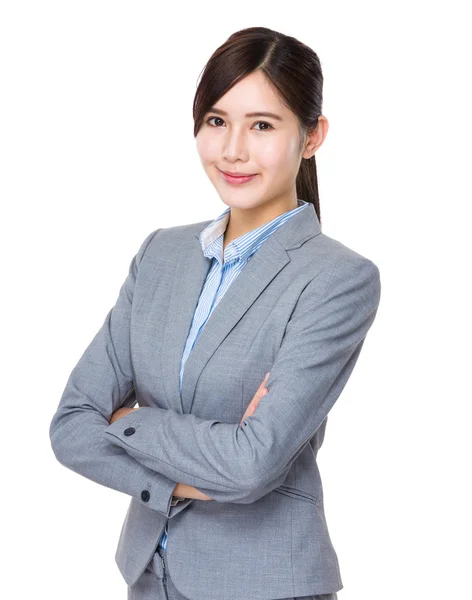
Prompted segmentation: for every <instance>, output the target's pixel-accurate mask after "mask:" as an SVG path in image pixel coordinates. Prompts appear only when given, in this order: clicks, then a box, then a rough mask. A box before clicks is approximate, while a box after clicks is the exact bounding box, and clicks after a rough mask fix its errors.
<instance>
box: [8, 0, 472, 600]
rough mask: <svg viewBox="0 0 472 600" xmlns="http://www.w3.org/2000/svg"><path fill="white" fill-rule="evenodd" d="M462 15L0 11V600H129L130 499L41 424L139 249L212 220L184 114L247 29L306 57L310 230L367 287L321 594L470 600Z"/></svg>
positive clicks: (326, 465)
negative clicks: (319, 231) (312, 137)
mask: <svg viewBox="0 0 472 600" xmlns="http://www.w3.org/2000/svg"><path fill="white" fill-rule="evenodd" d="M466 8H467V3H466V2H447V3H446V2H419V1H416V2H415V1H412V0H409V1H408V2H405V1H403V2H398V1H397V2H394V3H385V2H373V1H372V2H366V1H357V2H350V1H344V2H316V1H313V0H311V1H310V2H290V3H288V4H287V3H282V4H280V5H277V4H276V3H275V4H274V3H273V2H264V1H260V2H258V3H255V2H238V3H230V4H229V5H228V4H227V3H216V4H215V3H213V2H200V3H198V4H196V5H195V4H194V5H190V4H188V5H185V6H183V5H181V4H180V3H173V4H171V5H170V6H165V5H163V4H162V3H157V2H121V1H117V0H114V1H113V2H111V1H110V2H108V1H97V0H94V1H93V2H90V1H87V0H82V1H81V2H63V1H62V2H59V1H57V2H52V1H46V0H43V1H42V2H22V1H19V0H14V1H13V0H11V1H5V2H3V3H2V4H1V8H0V61H1V63H0V86H1V92H0V103H1V106H0V153H1V154H0V170H1V174H0V198H1V211H2V216H1V236H0V239H1V244H2V252H1V256H2V273H3V277H2V283H3V285H2V294H1V301H2V317H3V319H2V321H3V324H2V342H3V343H2V349H3V353H2V354H3V359H2V367H3V369H2V371H3V373H2V386H3V391H2V397H3V400H4V404H5V406H4V408H3V412H2V420H3V424H2V435H1V437H0V439H1V444H2V447H1V451H2V453H1V456H2V480H3V486H2V487H3V490H4V491H3V494H2V505H3V506H2V524H1V530H2V546H3V550H4V553H3V556H4V558H3V560H2V564H3V572H4V575H3V578H2V586H3V589H2V590H1V592H0V594H1V596H2V597H3V598H9V599H16V598H37V597H39V596H41V597H46V598H48V599H49V600H52V599H56V598H57V599H60V600H64V599H67V600H74V599H83V598H87V599H88V600H102V599H108V598H110V599H111V598H113V599H116V598H123V599H124V598H125V597H126V584H125V582H124V580H123V579H122V577H121V574H120V573H119V571H118V568H117V566H116V564H115V562H114V552H115V548H116V545H117V542H118V535H119V531H120V528H121V525H122V521H123V518H124V515H125V512H126V509H127V506H128V503H129V500H130V498H129V497H128V496H125V495H124V494H121V493H119V492H116V491H113V490H111V489H108V488H106V487H103V486H99V485H97V484H95V483H93V482H91V481H90V480H87V479H85V478H84V477H81V476H79V475H76V474H75V473H73V472H72V471H69V470H68V469H66V468H64V467H62V466H61V465H60V464H59V463H58V462H57V461H56V460H55V458H54V455H53V452H52V450H51V447H50V442H49V437H48V428H49V423H50V421H51V418H52V416H53V414H54V412H55V410H56V407H57V405H58V403H59V400H60V397H61V394H62V391H63V388H64V386H65V384H66V381H67V378H68V376H69V373H70V371H71V370H72V368H73V367H74V365H75V364H76V362H77V361H78V359H79V358H80V356H81V354H82V352H83V351H84V349H85V347H86V346H87V345H88V343H89V342H90V340H91V339H92V337H93V336H94V334H95V333H96V331H97V330H98V329H99V327H100V326H101V324H102V322H103V320H104V318H105V315H106V313H107V312H108V310H109V309H110V308H111V306H113V304H114V302H115V301H116V298H117V295H118V291H119V288H120V286H121V283H122V282H123V281H124V279H125V277H126V275H127V272H128V267H129V263H130V261H131V258H132V256H133V255H134V254H135V253H136V251H137V250H138V248H139V246H140V244H141V242H142V241H143V240H144V238H145V236H146V235H147V234H148V233H150V232H151V231H152V230H154V229H156V228H159V227H170V226H172V225H177V224H185V223H192V222H197V221H203V220H206V219H211V218H214V217H216V216H217V215H219V214H220V213H221V212H222V211H223V210H224V209H225V205H224V204H223V203H222V201H221V200H220V198H219V197H218V195H217V194H216V191H215V189H214V188H213V186H212V185H211V183H210V182H209V180H208V179H207V177H206V175H205V173H204V171H203V168H202V166H201V164H200V161H199V158H198V154H197V151H196V145H195V139H194V137H193V118H192V103H193V97H194V93H195V90H196V85H197V80H198V78H199V75H200V72H201V70H202V69H203V67H204V65H205V62H206V61H207V60H208V59H209V57H210V55H211V54H212V52H213V51H214V50H215V49H216V48H217V47H218V46H219V45H220V44H222V43H223V42H224V41H225V40H226V39H227V37H228V36H229V35H230V34H231V33H233V32H234V31H237V30H239V29H242V28H244V27H251V26H255V25H258V26H266V27H269V28H271V29H275V30H279V31H281V32H282V33H285V34H288V35H292V36H294V37H296V38H298V39H299V40H301V41H303V42H304V43H306V44H307V45H309V46H310V47H312V48H313V49H314V50H315V52H317V54H318V55H319V57H320V60H321V64H322V68H323V73H324V78H325V82H324V103H323V114H324V115H325V116H326V117H327V118H328V120H329V123H330V128H329V133H328V136H327V138H326V140H325V142H324V144H323V146H322V147H321V148H320V149H319V151H318V152H317V155H316V156H317V165H318V177H319V189H320V198H321V214H322V221H323V233H325V234H327V235H329V236H331V237H333V238H335V239H338V240H339V241H341V242H342V243H344V244H345V245H347V246H349V247H351V248H353V249H354V250H356V251H357V252H359V253H361V254H363V255H365V256H367V257H368V258H370V259H371V260H373V261H374V262H375V263H376V264H377V265H378V267H379V269H380V272H381V280H382V299H381V304H380V307H379V311H378V314H377V318H376V321H375V324H374V326H373V327H372V329H371V331H370V332H369V335H368V338H367V341H366V343H365V345H364V348H363V351H362V354H361V357H360V359H359V362H358V364H357V366H356V368H355V371H354V373H353V375H352V376H351V379H350V381H349V383H348V385H347V386H346V388H345V391H344V392H343V394H342V396H341V397H340V398H339V400H338V402H337V403H336V405H335V406H334V407H333V409H332V411H331V412H330V416H329V418H328V427H327V431H326V438H325V442H324V445H323V448H322V449H321V450H320V453H319V466H320V469H321V474H322V478H323V484H324V490H325V510H326V516H327V519H328V525H329V530H330V534H331V537H332V541H333V544H334V546H335V548H336V551H337V554H338V558H339V561H340V567H341V574H342V578H343V582H344V589H343V590H341V591H340V592H339V594H338V597H339V598H340V600H390V599H392V600H393V599H395V600H397V599H398V598H407V599H410V598H425V599H426V598H427V599H428V600H433V599H444V598H452V597H457V598H467V597H470V594H471V591H470V583H469V581H468V574H469V572H470V564H471V542H470V540H471V533H472V532H471V519H470V514H471V510H472V509H471V495H470V491H469V490H470V480H471V458H472V453H471V450H470V438H471V436H470V418H469V415H470V403H471V400H472V395H471V391H470V390H471V384H470V373H471V370H472V368H471V364H470V363H471V358H472V357H471V352H470V348H471V344H470V340H471V333H472V332H471V327H470V324H471V323H470V316H469V315H470V306H471V295H470V291H469V290H470V287H469V286H470V278H471V266H470V258H471V248H470V243H469V239H470V227H471V223H470V221H469V216H470V212H469V211H470V203H471V200H472V195H471V185H470V175H471V169H470V162H471V152H470V144H471V133H472V128H471V106H472V98H471V94H470V73H471V66H470V59H471V50H472V48H471V45H470V21H469V20H468V19H466V13H465V10H466ZM467 306H469V309H467ZM7 403H8V406H7ZM202 600H204V599H202ZM245 600H250V599H245Z"/></svg>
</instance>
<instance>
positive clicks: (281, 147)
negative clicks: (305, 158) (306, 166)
mask: <svg viewBox="0 0 472 600" xmlns="http://www.w3.org/2000/svg"><path fill="white" fill-rule="evenodd" d="M297 153H298V147H297V141H296V140H294V141H292V140H284V141H283V142H281V141H279V140H274V141H273V142H272V141H271V142H270V143H266V144H264V147H262V148H260V150H259V151H258V162H259V164H260V165H261V166H263V167H264V168H265V169H266V170H268V171H274V172H279V173H282V172H285V171H286V170H287V169H291V168H292V165H294V164H296V162H297V158H298V156H297Z"/></svg>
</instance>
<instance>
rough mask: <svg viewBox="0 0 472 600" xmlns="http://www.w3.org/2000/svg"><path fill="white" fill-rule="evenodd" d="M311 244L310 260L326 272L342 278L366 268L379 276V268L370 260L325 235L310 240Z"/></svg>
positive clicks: (321, 234)
mask: <svg viewBox="0 0 472 600" xmlns="http://www.w3.org/2000/svg"><path fill="white" fill-rule="evenodd" d="M311 242H312V243H311V244H310V247H311V251H312V259H313V260H315V261H316V262H317V264H318V265H320V264H321V265H322V266H323V267H324V268H325V269H326V270H329V271H332V272H335V273H336V274H339V275H340V276H342V275H348V274H349V272H352V271H357V270H359V269H360V268H367V269H369V270H371V271H373V272H374V273H375V274H377V275H380V270H379V267H378V266H377V264H376V263H375V262H374V261H373V260H372V259H370V258H368V257H367V256H364V255H363V254H361V253H360V252H357V251H356V250H354V249H353V248H350V247H349V246H346V245H345V244H343V243H342V242H340V241H339V240H336V239H334V238H332V237H330V236H329V235H326V234H325V233H320V234H319V235H317V236H316V237H314V238H312V239H311Z"/></svg>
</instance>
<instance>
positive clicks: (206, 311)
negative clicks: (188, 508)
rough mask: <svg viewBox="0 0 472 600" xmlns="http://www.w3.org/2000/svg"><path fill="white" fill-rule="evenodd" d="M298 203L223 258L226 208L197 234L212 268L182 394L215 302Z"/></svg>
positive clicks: (231, 247)
mask: <svg viewBox="0 0 472 600" xmlns="http://www.w3.org/2000/svg"><path fill="white" fill-rule="evenodd" d="M297 204H298V207H297V208H293V209H292V210H289V211H287V212H285V213H283V214H281V215H279V216H278V217H275V219H272V221H269V222H268V223H265V224H264V225H261V226H260V227H258V228H257V229H254V230H253V231H249V232H248V233H245V234H244V235H241V236H240V237H238V238H236V239H235V240H233V241H232V242H231V243H230V244H228V245H227V246H226V248H225V250H224V256H223V241H224V232H225V231H226V226H227V224H228V220H229V216H230V210H231V208H230V207H228V208H227V209H226V210H225V211H224V212H223V213H222V214H221V215H220V216H219V217H217V218H216V219H215V220H214V221H212V222H211V223H210V224H209V225H207V226H206V227H205V229H203V230H202V231H201V232H200V245H201V247H202V251H203V254H204V255H205V256H206V257H207V258H210V259H211V266H210V270H209V272H208V275H207V277H206V279H205V283H204V285H203V289H202V292H201V294H200V298H199V300H198V304H197V307H196V309H195V312H194V315H193V320H192V326H191V328H190V331H189V334H188V337H187V342H186V344H185V348H184V353H183V356H182V361H181V367H180V392H181V393H182V378H183V373H184V367H185V363H186V361H187V358H188V356H189V354H190V352H191V351H192V348H193V346H194V344H195V342H196V341H197V339H198V337H199V335H200V332H201V331H202V329H203V327H204V326H205V323H206V322H207V321H208V318H209V317H210V315H211V313H212V312H213V310H214V308H215V306H217V305H218V302H219V301H220V300H221V298H222V297H223V296H224V295H225V293H226V290H227V289H228V288H229V286H230V285H231V284H232V283H233V281H234V280H235V279H236V277H237V276H238V275H239V273H240V272H241V270H242V269H243V268H244V266H245V265H246V264H247V262H248V261H249V260H250V258H251V256H252V255H253V254H254V253H255V252H256V251H257V250H258V249H259V248H260V247H261V245H262V244H263V243H264V242H265V241H266V240H267V238H268V237H269V236H270V235H271V234H272V233H274V231H275V230H276V229H278V228H279V227H280V226H281V225H283V224H284V223H285V221H287V220H288V219H290V218H291V217H293V216H294V215H295V214H297V213H298V212H300V211H301V210H303V209H304V208H305V207H306V206H307V205H308V204H309V203H308V202H306V201H305V200H301V199H300V198H297ZM166 545H167V524H166V528H165V531H164V533H163V534H162V537H161V540H160V542H159V546H161V548H165V547H166Z"/></svg>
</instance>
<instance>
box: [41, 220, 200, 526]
mask: <svg viewBox="0 0 472 600" xmlns="http://www.w3.org/2000/svg"><path fill="white" fill-rule="evenodd" d="M158 231H159V230H156V231H153V232H152V233H150V234H149V235H148V236H147V237H146V239H145V240H144V242H143V243H142V245H141V247H140V249H139V251H138V253H137V254H136V255H135V256H134V257H133V259H132V261H131V264H130V267H129V273H128V276H127V278H126V280H125V282H124V283H123V285H122V287H121V289H120V292H119V296H118V299H117V301H116V304H115V306H114V307H113V308H112V309H111V310H110V311H109V313H108V314H107V316H106V318H105V321H104V323H103V325H102V327H101V328H100V330H99V331H98V333H97V334H96V335H95V337H94V338H93V340H92V341H91V343H90V344H89V346H88V347H87V349H86V350H85V352H84V353H83V355H82V357H81V358H80V360H79V362H78V364H77V365H76V366H75V368H74V369H73V371H72V373H71V374H70V376H69V379H68V381H67V384H66V387H65V389H64V391H63V394H62V397H61V400H60V402H59V406H58V408H57V410H56V412H55V414H54V416H53V417H52V420H51V423H50V426H49V437H50V441H51V446H52V449H53V452H54V454H55V456H56V458H57V460H58V461H59V462H60V463H61V464H62V465H64V466H65V467H67V468H69V469H71V470H72V471H75V472H76V473H79V474H80V475H83V476H84V477H87V478H88V479H91V480H92V481H95V482H96V483H99V484H101V485H104V486H106V487H109V488H112V489H114V490H117V491H120V492H123V493H125V494H128V495H129V496H132V497H133V498H135V499H136V500H137V501H138V502H140V503H141V504H143V505H145V506H147V507H148V508H151V509H154V510H156V511H158V512H160V513H161V514H163V515H165V516H167V517H172V516H174V515H175V514H177V513H178V512H180V511H181V510H182V508H184V506H185V505H186V504H189V502H190V501H192V500H193V499H189V500H187V501H185V503H180V504H179V505H178V506H177V507H175V508H173V507H171V500H172V492H173V491H174V488H175V486H176V484H177V482H176V481H175V480H172V479H171V478H169V477H167V476H166V475H165V474H161V473H156V472H155V471H153V470H152V469H151V468H149V467H147V466H145V465H142V464H140V463H139V462H138V461H136V460H135V459H134V458H132V457H131V456H130V455H129V454H128V453H127V452H126V451H125V450H123V449H122V448H119V447H118V446H117V445H116V444H112V443H111V438H110V437H107V436H104V435H103V432H104V431H105V429H106V428H107V426H108V425H109V424H110V423H109V421H110V419H111V416H112V414H113V413H114V412H115V411H116V410H118V408H120V407H121V406H125V405H126V406H130V405H131V404H130V402H129V400H128V393H129V392H130V391H131V390H132V386H133V377H132V365H131V357H130V346H129V325H130V313H131V303H132V300H133V291H134V286H135V281H136V277H137V274H138V270H139V265H140V263H141V260H142V258H143V255H144V252H145V251H146V248H147V246H148V244H149V242H150V241H151V239H152V238H153V237H154V236H155V235H156V233H157V232H158Z"/></svg>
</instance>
